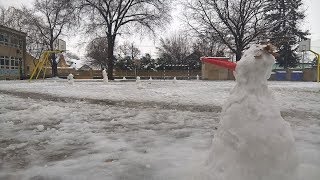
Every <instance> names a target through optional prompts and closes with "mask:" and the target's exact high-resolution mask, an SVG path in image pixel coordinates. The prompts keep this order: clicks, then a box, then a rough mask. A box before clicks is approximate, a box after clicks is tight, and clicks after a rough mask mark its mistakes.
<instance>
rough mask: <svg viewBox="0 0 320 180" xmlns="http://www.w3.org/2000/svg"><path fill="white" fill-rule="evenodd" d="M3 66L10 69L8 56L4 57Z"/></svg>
mask: <svg viewBox="0 0 320 180" xmlns="http://www.w3.org/2000/svg"><path fill="white" fill-rule="evenodd" d="M4 66H5V68H6V69H10V60H9V57H8V56H5V57H4Z"/></svg>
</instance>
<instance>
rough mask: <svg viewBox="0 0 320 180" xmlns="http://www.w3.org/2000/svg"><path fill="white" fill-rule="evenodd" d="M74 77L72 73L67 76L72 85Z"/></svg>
mask: <svg viewBox="0 0 320 180" xmlns="http://www.w3.org/2000/svg"><path fill="white" fill-rule="evenodd" d="M73 77H74V76H73V74H71V73H70V74H69V75H68V76H67V80H68V83H69V84H71V85H73V84H74V78H73Z"/></svg>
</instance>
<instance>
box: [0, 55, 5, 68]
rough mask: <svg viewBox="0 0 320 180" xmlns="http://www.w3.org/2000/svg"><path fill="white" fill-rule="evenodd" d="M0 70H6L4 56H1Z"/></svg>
mask: <svg viewBox="0 0 320 180" xmlns="http://www.w3.org/2000/svg"><path fill="white" fill-rule="evenodd" d="M0 69H4V56H0Z"/></svg>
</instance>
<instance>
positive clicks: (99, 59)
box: [86, 37, 108, 69]
mask: <svg viewBox="0 0 320 180" xmlns="http://www.w3.org/2000/svg"><path fill="white" fill-rule="evenodd" d="M86 51H87V57H88V58H89V59H88V64H89V65H92V66H98V67H100V68H101V69H104V68H107V64H108V61H107V52H108V40H107V38H106V37H99V38H95V39H93V40H92V41H91V42H90V43H89V44H88V45H87V48H86Z"/></svg>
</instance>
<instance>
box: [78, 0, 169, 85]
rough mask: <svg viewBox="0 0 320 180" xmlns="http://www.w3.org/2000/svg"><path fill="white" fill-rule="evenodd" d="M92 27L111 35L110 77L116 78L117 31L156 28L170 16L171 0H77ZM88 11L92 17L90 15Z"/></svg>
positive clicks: (109, 51)
mask: <svg viewBox="0 0 320 180" xmlns="http://www.w3.org/2000/svg"><path fill="white" fill-rule="evenodd" d="M78 1H79V2H80V8H81V9H82V11H83V12H84V14H85V16H86V17H85V18H88V19H89V20H90V24H89V27H90V30H94V31H97V29H102V30H103V31H104V33H105V34H106V37H107V39H108V53H107V58H108V77H109V78H110V79H113V66H114V60H113V56H114V47H115V41H116V37H117V35H119V34H121V33H125V32H128V31H130V30H132V28H133V27H144V28H146V29H148V30H151V31H153V30H154V29H155V28H156V27H158V26H161V25H162V24H163V23H164V22H166V21H167V20H168V19H169V17H170V16H169V14H168V12H169V10H170V8H169V5H170V1H171V0H78ZM88 14H89V17H87V15H88Z"/></svg>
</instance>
